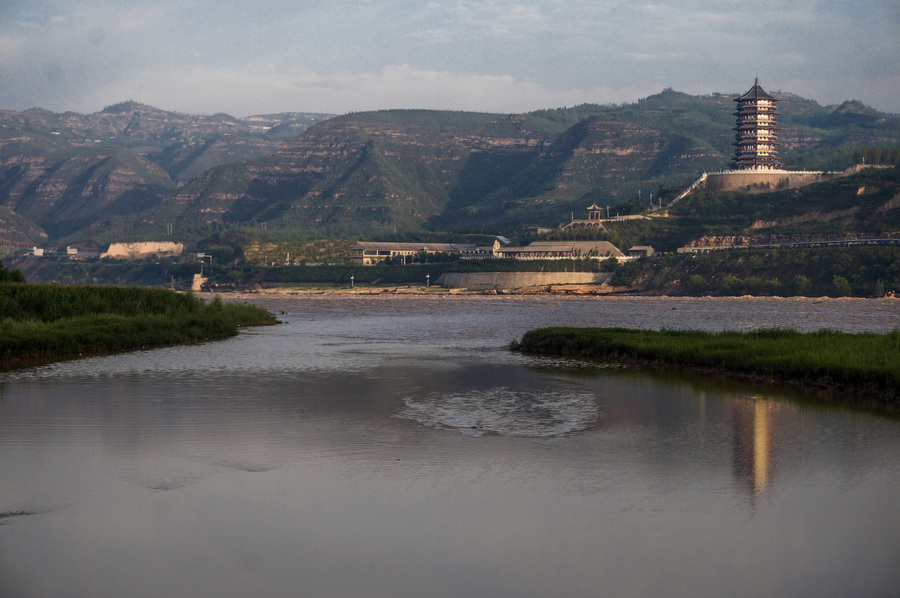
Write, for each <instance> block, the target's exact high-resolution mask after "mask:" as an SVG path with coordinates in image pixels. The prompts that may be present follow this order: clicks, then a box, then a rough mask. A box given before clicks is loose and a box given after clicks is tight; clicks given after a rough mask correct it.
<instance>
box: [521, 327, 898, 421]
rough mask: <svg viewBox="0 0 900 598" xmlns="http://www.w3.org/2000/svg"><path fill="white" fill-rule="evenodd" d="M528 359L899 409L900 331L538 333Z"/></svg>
mask: <svg viewBox="0 0 900 598" xmlns="http://www.w3.org/2000/svg"><path fill="white" fill-rule="evenodd" d="M513 348H515V349H521V350H522V351H525V352H527V353H537V354H550V355H579V356H585V357H599V358H605V359H611V360H615V361H634V360H637V361H641V362H650V363H661V364H665V365H667V366H672V367H680V368H690V369H703V370H710V371H714V372H721V373H726V374H738V375H743V376H753V377H764V378H767V379H776V380H780V381H784V382H790V383H798V384H803V385H808V386H815V387H827V388H837V389H840V390H845V391H849V392H851V393H854V394H857V395H864V396H869V397H871V398H873V399H877V400H879V401H882V402H885V403H890V404H893V405H895V406H900V330H894V331H893V332H891V333H890V334H872V333H861V334H848V333H841V332H834V331H819V332H812V333H802V332H796V331H793V330H785V329H768V330H756V331H750V332H733V331H726V332H702V331H695V330H663V331H652V330H632V329H627V328H539V329H536V330H531V331H529V332H527V333H525V335H524V336H523V337H522V340H521V341H520V342H514V343H513Z"/></svg>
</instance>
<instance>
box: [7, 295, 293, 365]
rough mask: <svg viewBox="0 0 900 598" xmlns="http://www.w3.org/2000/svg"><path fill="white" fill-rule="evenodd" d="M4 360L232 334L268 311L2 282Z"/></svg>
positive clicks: (269, 320) (266, 320) (268, 319)
mask: <svg viewBox="0 0 900 598" xmlns="http://www.w3.org/2000/svg"><path fill="white" fill-rule="evenodd" d="M0 314H2V319H0V362H20V361H28V360H45V359H61V358H66V357H79V356H86V355H96V354H103V353H109V352H114V351H126V350H132V349H141V348H146V347H156V346H162V345H173V344H182V343H191V342H198V341H206V340H214V339H221V338H226V337H229V336H234V335H235V334H237V330H238V328H239V327H241V326H260V325H266V324H273V323H275V319H274V317H273V316H272V315H271V314H269V313H268V312H267V311H265V310H263V309H261V308H258V307H255V306H251V305H237V304H225V303H223V302H222V301H221V300H219V299H218V298H217V299H216V300H214V301H213V302H211V303H208V304H207V303H203V302H202V301H201V300H200V299H198V298H197V297H195V296H193V295H186V294H179V293H175V292H173V291H167V290H163V289H148V288H137V287H105V286H62V285H37V284H22V283H13V282H4V283H0Z"/></svg>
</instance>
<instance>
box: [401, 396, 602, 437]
mask: <svg viewBox="0 0 900 598" xmlns="http://www.w3.org/2000/svg"><path fill="white" fill-rule="evenodd" d="M404 403H405V404H406V406H405V407H404V408H403V409H402V410H400V412H399V413H397V414H396V417H399V418H402V419H411V420H414V421H417V422H419V423H420V424H422V425H425V426H428V427H432V428H435V429H454V430H458V431H459V432H461V433H462V434H465V435H467V436H474V437H481V436H485V435H486V434H499V435H503V436H520V437H532V438H546V437H553V436H563V435H566V434H571V433H573V432H578V431H581V430H586V429H588V428H590V427H592V426H593V425H594V423H595V422H596V421H597V418H598V415H599V414H598V410H597V402H596V400H595V397H594V395H593V394H592V393H590V392H585V391H574V390H572V389H539V390H513V389H510V388H507V387H495V388H488V389H472V390H468V391H465V392H460V393H452V394H443V393H435V394H433V395H430V396H426V397H423V398H416V397H407V398H405V399H404Z"/></svg>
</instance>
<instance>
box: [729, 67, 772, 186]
mask: <svg viewBox="0 0 900 598" xmlns="http://www.w3.org/2000/svg"><path fill="white" fill-rule="evenodd" d="M734 101H735V102H737V112H735V113H734V115H735V116H736V117H737V126H736V127H735V128H734V131H735V132H736V133H735V139H736V140H735V142H734V145H735V146H737V149H735V151H734V160H732V162H731V164H729V166H730V167H731V168H732V169H733V170H781V169H782V168H783V167H784V164H783V163H782V162H780V161H779V160H778V149H777V148H778V145H780V144H779V143H777V141H776V140H777V138H778V135H777V133H776V131H778V127H776V126H775V125H776V122H777V119H776V117H777V116H778V113H777V112H775V102H777V101H778V100H776V99H775V98H773V97H772V96H770V95H769V94H767V93H766V92H765V90H763V88H762V87H760V86H759V77H757V78H756V83H754V84H753V87H751V88H750V91H748V92H747V93H745V94H744V95H742V96H741V97H739V98H735V100H734Z"/></svg>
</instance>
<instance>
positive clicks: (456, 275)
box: [436, 272, 612, 289]
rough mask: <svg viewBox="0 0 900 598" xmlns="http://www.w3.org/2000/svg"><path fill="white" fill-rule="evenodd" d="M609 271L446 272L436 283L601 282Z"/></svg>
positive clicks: (459, 285)
mask: <svg viewBox="0 0 900 598" xmlns="http://www.w3.org/2000/svg"><path fill="white" fill-rule="evenodd" d="M611 276H612V273H611V272H471V273H460V272H447V273H444V274H442V275H441V276H440V278H438V279H437V281H436V284H439V285H441V286H443V287H444V288H448V289H520V288H522V287H539V286H549V285H560V284H603V283H604V282H606V281H607V280H609V279H610V277H611Z"/></svg>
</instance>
